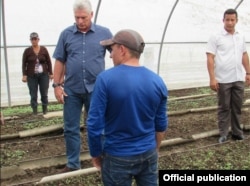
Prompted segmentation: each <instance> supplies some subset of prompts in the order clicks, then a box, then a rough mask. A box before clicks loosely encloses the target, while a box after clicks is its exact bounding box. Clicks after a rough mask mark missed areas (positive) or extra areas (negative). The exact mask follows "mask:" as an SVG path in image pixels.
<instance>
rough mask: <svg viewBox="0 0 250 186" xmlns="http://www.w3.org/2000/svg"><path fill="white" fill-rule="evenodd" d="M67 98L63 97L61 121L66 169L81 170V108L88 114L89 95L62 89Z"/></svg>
mask: <svg viewBox="0 0 250 186" xmlns="http://www.w3.org/2000/svg"><path fill="white" fill-rule="evenodd" d="M64 91H65V92H66V94H67V95H68V96H65V97H64V102H65V103H64V106H63V119H64V139H65V143H66V156H67V161H68V162H67V167H69V168H73V169H79V168H81V164H80V150H81V135H80V119H81V113H82V107H83V105H84V108H85V109H86V111H87V112H88V110H89V104H90V98H91V93H86V94H76V93H74V92H72V91H71V90H70V89H64Z"/></svg>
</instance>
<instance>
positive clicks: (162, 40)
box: [157, 0, 179, 74]
mask: <svg viewBox="0 0 250 186" xmlns="http://www.w3.org/2000/svg"><path fill="white" fill-rule="evenodd" d="M178 1H179V0H176V1H175V4H174V6H173V8H172V10H171V12H170V15H169V16H168V20H167V23H166V25H165V28H164V31H163V34H162V39H161V45H160V51H159V56H158V65H157V74H159V69H160V61H161V52H162V46H163V42H164V38H165V34H166V31H167V27H168V24H169V21H170V19H171V16H172V14H173V12H174V9H175V7H176V5H177V3H178Z"/></svg>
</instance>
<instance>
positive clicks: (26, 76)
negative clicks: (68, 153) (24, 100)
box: [22, 32, 53, 115]
mask: <svg viewBox="0 0 250 186" xmlns="http://www.w3.org/2000/svg"><path fill="white" fill-rule="evenodd" d="M30 41H31V44H32V45H31V46H30V47H28V48H26V49H25V50H24V53H23V60H22V61H23V63H22V72H23V78H22V81H23V82H27V84H28V88H29V93H30V97H31V99H30V106H31V107H32V109H33V114H35V115H36V114H37V106H38V102H37V92H38V87H39V91H40V95H41V102H42V108H43V114H46V113H47V105H48V89H49V79H51V80H52V79H53V73H52V64H51V59H50V55H49V53H48V50H47V49H46V48H45V47H44V46H40V45H39V44H38V43H39V36H38V34H37V33H36V32H32V33H31V34H30Z"/></svg>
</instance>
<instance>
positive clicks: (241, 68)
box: [206, 9, 250, 143]
mask: <svg viewBox="0 0 250 186" xmlns="http://www.w3.org/2000/svg"><path fill="white" fill-rule="evenodd" d="M237 22H238V14H237V12H236V10H235V9H228V10H226V11H225V12H224V17H223V23H224V29H223V30H222V31H220V32H219V33H217V34H214V35H212V36H211V37H210V39H209V40H208V43H207V50H206V54H207V69H208V73H209V77H210V88H211V89H212V90H214V91H216V92H217V95H218V127H219V133H220V138H219V143H223V142H225V141H226V140H227V138H228V132H229V125H230V122H231V130H232V139H234V140H243V139H244V135H243V131H242V129H241V127H240V116H241V107H242V104H243V97H244V88H245V84H244V81H245V82H246V84H247V85H250V66H249V57H248V54H247V50H246V44H245V38H244V36H243V35H241V33H240V32H239V31H237V30H236V29H235V25H236V23H237Z"/></svg>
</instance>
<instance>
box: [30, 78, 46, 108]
mask: <svg viewBox="0 0 250 186" xmlns="http://www.w3.org/2000/svg"><path fill="white" fill-rule="evenodd" d="M27 81H28V88H29V92H30V97H31V99H30V106H31V107H32V108H34V107H37V105H38V103H37V93H38V88H39V92H40V95H41V102H42V105H48V89H49V75H48V74H47V73H46V74H45V73H39V74H35V75H34V76H32V77H29V76H28V78H27Z"/></svg>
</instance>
